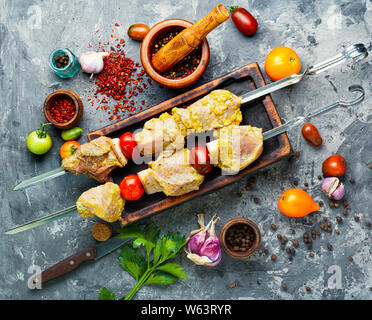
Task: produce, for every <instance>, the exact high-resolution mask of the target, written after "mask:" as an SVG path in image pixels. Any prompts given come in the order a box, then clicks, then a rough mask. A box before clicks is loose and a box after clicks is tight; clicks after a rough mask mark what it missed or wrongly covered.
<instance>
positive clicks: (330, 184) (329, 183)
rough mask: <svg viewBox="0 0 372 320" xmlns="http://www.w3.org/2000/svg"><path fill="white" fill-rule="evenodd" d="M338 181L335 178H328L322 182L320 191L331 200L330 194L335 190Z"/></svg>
mask: <svg viewBox="0 0 372 320" xmlns="http://www.w3.org/2000/svg"><path fill="white" fill-rule="evenodd" d="M339 183H340V180H339V179H338V178H336V177H328V178H325V179H323V181H322V190H323V192H324V193H325V195H326V196H327V197H328V198H332V193H333V192H334V191H335V190H336V189H337V187H338V185H339Z"/></svg>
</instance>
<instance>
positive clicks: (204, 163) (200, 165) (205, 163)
mask: <svg viewBox="0 0 372 320" xmlns="http://www.w3.org/2000/svg"><path fill="white" fill-rule="evenodd" d="M189 161H190V164H191V165H192V166H193V167H194V168H195V170H197V171H198V172H199V173H201V174H207V173H209V172H211V170H212V168H213V165H211V163H210V162H211V160H210V158H209V152H208V149H207V148H206V147H204V146H196V147H194V148H192V149H191V151H190V160H189Z"/></svg>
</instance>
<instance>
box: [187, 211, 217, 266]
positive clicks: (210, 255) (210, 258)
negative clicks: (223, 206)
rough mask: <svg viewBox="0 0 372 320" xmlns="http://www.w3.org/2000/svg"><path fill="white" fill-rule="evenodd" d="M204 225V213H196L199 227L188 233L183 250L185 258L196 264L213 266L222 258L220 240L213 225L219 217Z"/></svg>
mask: <svg viewBox="0 0 372 320" xmlns="http://www.w3.org/2000/svg"><path fill="white" fill-rule="evenodd" d="M213 219H214V217H213V218H212V219H211V221H210V222H209V223H208V225H207V226H205V225H204V215H203V214H198V223H199V225H200V229H198V230H194V231H192V232H191V233H190V235H189V237H188V239H187V245H186V247H185V252H186V253H187V258H188V259H190V260H191V261H192V262H194V263H195V264H198V265H202V266H207V267H214V266H216V265H217V264H218V263H219V262H220V261H221V258H222V252H221V246H220V242H219V240H218V238H217V236H216V231H215V225H216V223H217V221H218V220H219V219H220V218H219V217H217V218H216V219H215V220H213Z"/></svg>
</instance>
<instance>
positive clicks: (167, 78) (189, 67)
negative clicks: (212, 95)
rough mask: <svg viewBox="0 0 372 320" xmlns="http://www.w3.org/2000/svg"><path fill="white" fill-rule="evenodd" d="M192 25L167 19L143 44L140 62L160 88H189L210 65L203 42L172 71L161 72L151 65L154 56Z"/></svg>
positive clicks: (153, 30)
mask: <svg viewBox="0 0 372 320" xmlns="http://www.w3.org/2000/svg"><path fill="white" fill-rule="evenodd" d="M191 26H192V23H191V22H189V21H186V20H181V19H168V20H164V21H162V22H159V23H158V24H156V25H155V26H153V27H152V28H151V29H150V31H149V32H148V33H147V35H146V37H145V39H144V40H143V41H142V45H141V61H142V65H143V67H144V69H145V71H146V73H147V74H148V75H149V76H150V77H151V78H152V79H153V80H154V81H156V82H157V83H159V84H160V85H162V86H164V87H167V88H170V89H181V88H185V87H188V86H190V85H192V84H194V83H195V82H196V81H198V80H199V79H200V78H201V76H202V75H203V73H204V72H205V70H206V69H207V66H208V63H209V57H210V52H209V45H208V41H207V39H204V40H203V41H202V42H201V43H200V45H199V46H198V47H197V48H195V49H194V50H193V51H192V52H191V53H190V54H189V55H187V56H186V57H184V58H183V59H182V60H181V61H179V62H178V63H177V64H176V65H174V66H173V67H172V68H171V69H169V70H168V71H166V72H164V73H159V72H158V71H157V70H155V68H154V67H153V66H152V63H151V58H152V56H153V55H154V54H155V53H156V52H157V51H158V50H160V48H161V47H163V46H164V45H166V44H167V43H168V42H169V41H171V40H172V39H173V38H174V37H175V36H176V35H177V34H178V33H180V32H181V31H182V30H183V29H185V28H188V27H191Z"/></svg>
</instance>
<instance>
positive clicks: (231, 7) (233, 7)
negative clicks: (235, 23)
mask: <svg viewBox="0 0 372 320" xmlns="http://www.w3.org/2000/svg"><path fill="white" fill-rule="evenodd" d="M228 8H229V10H230V13H233V12H234V11H235V10H236V9H238V8H239V6H228Z"/></svg>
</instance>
